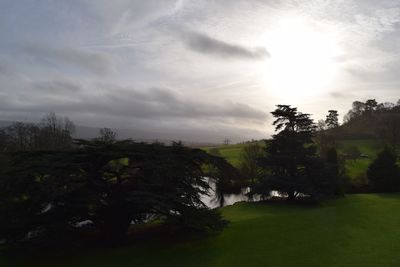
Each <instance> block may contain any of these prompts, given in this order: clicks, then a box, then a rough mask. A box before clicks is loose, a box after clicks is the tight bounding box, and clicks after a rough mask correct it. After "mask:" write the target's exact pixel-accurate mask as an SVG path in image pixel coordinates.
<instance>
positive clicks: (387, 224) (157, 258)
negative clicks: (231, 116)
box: [0, 194, 400, 267]
mask: <svg viewBox="0 0 400 267" xmlns="http://www.w3.org/2000/svg"><path fill="white" fill-rule="evenodd" d="M399 210H400V195H399V194H382V195H376V194H365V195H350V196H346V197H343V198H340V199H336V200H330V201H327V202H325V203H323V204H321V205H319V206H295V205H282V204H280V205H278V204H275V205H271V204H266V203H237V204H235V205H233V206H228V207H225V208H223V209H222V213H223V215H224V216H225V217H226V218H227V219H229V220H230V221H231V223H230V224H229V226H228V228H226V229H225V230H224V231H223V232H222V233H221V234H220V235H217V236H210V237H208V238H205V237H204V238H195V239H193V238H192V239H189V238H185V239H184V240H181V241H176V240H174V238H170V239H167V240H165V239H163V238H160V237H158V238H154V237H153V238H149V239H143V240H142V241H141V242H138V243H137V244H136V245H131V246H125V247H122V248H108V249H93V250H90V251H88V250H87V249H85V248H80V249H77V250H76V252H70V253H67V252H63V253H61V254H58V255H56V254H53V253H47V251H43V254H42V255H41V256H40V257H38V258H36V259H24V257H23V253H21V254H20V255H19V256H18V260H6V259H5V258H4V257H2V256H1V255H0V266H2V267H22V266H24V267H25V266H30V267H39V266H41V267H53V266H60V267H70V266H71V267H72V266H74V267H80V266H82V267H88V266H96V267H106V266H112V267H120V266H121V267H122V266H140V267H146V266H149V267H156V266H163V267H164V266H165V267H180V266H182V267H260V266H263V267H322V266H323V267H360V266H362V267H398V266H400V253H398V252H399V251H400V231H398V229H399V228H400V212H397V211H399Z"/></svg>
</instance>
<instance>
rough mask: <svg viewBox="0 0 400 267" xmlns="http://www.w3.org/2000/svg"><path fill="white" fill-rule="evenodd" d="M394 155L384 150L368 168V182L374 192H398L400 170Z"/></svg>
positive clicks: (399, 189) (388, 150)
mask: <svg viewBox="0 0 400 267" xmlns="http://www.w3.org/2000/svg"><path fill="white" fill-rule="evenodd" d="M396 161H397V158H396V154H395V153H393V152H392V150H390V149H388V148H385V150H383V151H382V152H381V153H379V154H378V157H377V158H376V159H375V160H374V162H372V163H371V165H370V166H369V167H368V172H367V174H368V182H369V184H370V186H371V188H372V190H373V191H375V192H398V191H400V169H399V166H398V165H397V164H396Z"/></svg>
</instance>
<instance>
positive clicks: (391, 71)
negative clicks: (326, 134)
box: [0, 0, 400, 142]
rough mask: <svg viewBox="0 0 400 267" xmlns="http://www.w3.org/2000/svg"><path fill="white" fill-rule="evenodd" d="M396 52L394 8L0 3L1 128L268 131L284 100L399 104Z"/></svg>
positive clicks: (312, 105)
mask: <svg viewBox="0 0 400 267" xmlns="http://www.w3.org/2000/svg"><path fill="white" fill-rule="evenodd" d="M399 44H400V1H394V0H381V1H376V0H358V1H356V0H336V1H329V0H326V1H322V0H310V1H300V0H297V1H295V0H287V1H283V0H265V1H261V0H253V1H251V0H246V1H245V0H213V1H212V0H210V1H205V0H204V1H200V0H170V1H168V0H146V1H139V0H138V1H135V0H113V1H110V0H93V1H90V0H68V1H67V0H65V1H61V0H59V1H58V0H53V1H51V0H47V1H46V0H18V1H16V0H0V120H37V119H39V118H40V117H41V116H42V115H43V114H44V113H47V112H50V111H54V112H56V113H57V114H60V115H66V116H69V117H70V118H71V119H72V120H73V121H75V123H77V124H81V125H88V126H98V127H103V126H104V127H114V128H127V129H140V130H141V131H149V132H152V133H159V135H160V136H159V137H160V138H176V139H178V138H179V139H184V140H196V141H200V140H201V141H214V142H217V141H221V140H222V138H224V137H228V138H231V139H233V140H235V141H239V140H244V139H249V138H261V137H267V136H268V135H269V134H271V133H272V128H271V126H270V125H271V121H272V118H271V117H270V115H269V112H271V111H272V110H273V109H274V105H276V104H292V105H294V106H297V107H298V108H299V109H300V110H301V111H304V112H307V113H312V114H313V116H314V118H315V119H320V118H323V117H324V115H325V113H326V112H327V110H328V109H332V108H333V109H337V110H339V112H340V113H341V114H342V115H344V113H345V112H346V111H347V110H348V109H349V108H350V106H351V102H352V101H353V100H366V99H368V98H376V99H377V100H378V101H380V102H383V101H392V102H393V101H397V99H398V98H400V94H399V83H400V61H399V59H400V45H399Z"/></svg>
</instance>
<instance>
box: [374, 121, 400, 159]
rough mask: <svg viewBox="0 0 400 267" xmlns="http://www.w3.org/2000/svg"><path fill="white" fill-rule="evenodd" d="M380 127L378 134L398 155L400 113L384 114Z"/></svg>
mask: <svg viewBox="0 0 400 267" xmlns="http://www.w3.org/2000/svg"><path fill="white" fill-rule="evenodd" d="M379 126H380V127H379V128H378V129H377V130H378V134H379V135H380V137H381V138H382V139H383V140H384V142H385V143H386V145H388V146H390V147H391V149H392V150H393V151H394V153H396V152H397V149H398V147H399V145H400V113H388V114H383V115H382V117H381V118H380V120H379Z"/></svg>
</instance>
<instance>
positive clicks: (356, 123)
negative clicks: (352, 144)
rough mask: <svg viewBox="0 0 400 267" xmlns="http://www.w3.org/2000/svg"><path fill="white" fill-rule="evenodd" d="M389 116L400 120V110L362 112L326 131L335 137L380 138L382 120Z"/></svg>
mask: <svg viewBox="0 0 400 267" xmlns="http://www.w3.org/2000/svg"><path fill="white" fill-rule="evenodd" d="M389 117H390V118H391V119H392V120H398V121H399V122H400V111H389V112H374V113H373V114H363V115H361V116H358V117H356V118H353V119H351V120H350V121H348V122H346V123H344V124H342V125H341V126H339V127H338V128H336V129H332V130H327V133H332V134H334V135H335V136H336V138H337V139H381V130H382V127H383V125H384V121H385V120H386V119H387V118H389Z"/></svg>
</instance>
